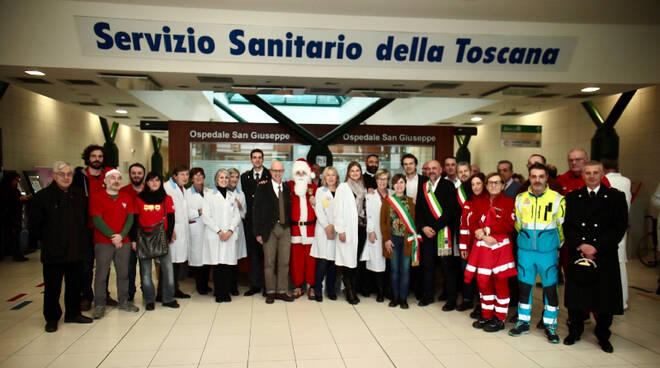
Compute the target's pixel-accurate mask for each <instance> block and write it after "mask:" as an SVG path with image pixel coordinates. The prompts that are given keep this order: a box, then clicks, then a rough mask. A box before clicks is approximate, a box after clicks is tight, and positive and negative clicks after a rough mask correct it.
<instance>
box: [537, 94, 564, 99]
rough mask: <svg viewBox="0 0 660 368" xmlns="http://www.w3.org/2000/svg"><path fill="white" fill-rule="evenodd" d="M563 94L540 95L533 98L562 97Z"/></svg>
mask: <svg viewBox="0 0 660 368" xmlns="http://www.w3.org/2000/svg"><path fill="white" fill-rule="evenodd" d="M560 95H561V93H540V94H538V95H534V96H531V97H532V98H550V97H557V96H560Z"/></svg>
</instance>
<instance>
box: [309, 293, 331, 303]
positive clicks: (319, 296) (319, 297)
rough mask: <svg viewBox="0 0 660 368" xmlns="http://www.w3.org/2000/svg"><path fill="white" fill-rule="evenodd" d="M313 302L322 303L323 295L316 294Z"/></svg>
mask: <svg viewBox="0 0 660 368" xmlns="http://www.w3.org/2000/svg"><path fill="white" fill-rule="evenodd" d="M329 297H330V296H328V298H329ZM336 298H337V297H335V299H336ZM314 300H316V301H317V302H319V303H320V302H322V301H323V294H316V295H314Z"/></svg>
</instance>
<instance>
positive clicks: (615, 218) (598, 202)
mask: <svg viewBox="0 0 660 368" xmlns="http://www.w3.org/2000/svg"><path fill="white" fill-rule="evenodd" d="M627 227H628V205H627V203H626V197H625V195H624V194H623V192H619V191H618V190H616V189H612V188H608V187H606V186H605V185H601V186H600V189H599V190H598V194H597V195H596V198H594V199H591V198H589V194H588V192H587V187H586V186H585V187H583V188H581V189H578V190H576V191H573V192H571V193H569V194H568V195H567V196H566V217H565V219H564V227H563V228H564V237H565V238H566V239H565V243H564V247H568V255H569V259H568V272H567V273H568V274H567V276H566V286H565V297H564V302H565V304H566V307H567V308H569V309H588V310H591V311H593V312H601V313H611V314H622V313H623V301H622V299H623V298H622V290H621V276H620V273H619V255H618V249H619V241H621V238H623V235H624V234H625V232H626V228H627ZM583 243H586V244H590V245H593V246H594V247H595V248H596V250H597V253H596V259H595V262H596V265H597V267H596V268H595V269H593V270H592V271H593V272H589V270H585V269H584V268H581V267H580V266H577V265H575V264H574V262H575V261H576V260H577V259H579V258H581V255H580V252H579V251H578V250H577V247H578V246H580V245H581V244H583ZM585 271H586V272H585Z"/></svg>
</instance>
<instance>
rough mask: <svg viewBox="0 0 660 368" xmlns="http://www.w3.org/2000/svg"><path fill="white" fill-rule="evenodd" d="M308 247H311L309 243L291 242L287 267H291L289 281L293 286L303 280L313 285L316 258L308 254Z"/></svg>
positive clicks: (296, 285)
mask: <svg viewBox="0 0 660 368" xmlns="http://www.w3.org/2000/svg"><path fill="white" fill-rule="evenodd" d="M310 249H312V245H311V244H291V260H290V261H289V268H290V269H291V281H293V284H294V285H295V287H300V286H302V284H303V282H307V284H309V285H310V286H314V272H315V271H316V258H314V257H312V256H310V255H309V251H310Z"/></svg>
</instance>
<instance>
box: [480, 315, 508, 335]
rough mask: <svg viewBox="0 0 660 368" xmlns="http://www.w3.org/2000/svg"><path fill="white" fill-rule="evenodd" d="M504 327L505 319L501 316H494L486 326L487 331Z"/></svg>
mask: <svg viewBox="0 0 660 368" xmlns="http://www.w3.org/2000/svg"><path fill="white" fill-rule="evenodd" d="M503 329H504V321H501V320H500V319H499V318H496V317H493V318H491V319H490V322H488V324H487V325H485V326H484V331H486V332H497V331H500V330H503Z"/></svg>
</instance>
